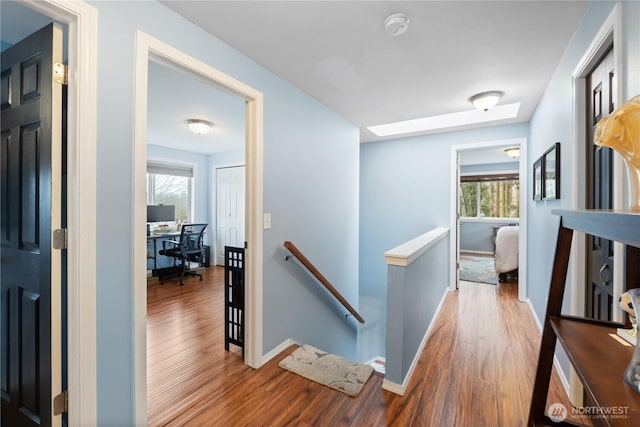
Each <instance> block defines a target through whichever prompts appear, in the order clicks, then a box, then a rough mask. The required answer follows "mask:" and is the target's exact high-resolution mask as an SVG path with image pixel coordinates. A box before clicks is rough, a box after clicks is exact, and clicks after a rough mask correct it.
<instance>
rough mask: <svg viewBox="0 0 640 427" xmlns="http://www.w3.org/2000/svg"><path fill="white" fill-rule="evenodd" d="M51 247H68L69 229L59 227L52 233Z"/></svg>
mask: <svg viewBox="0 0 640 427" xmlns="http://www.w3.org/2000/svg"><path fill="white" fill-rule="evenodd" d="M51 247H52V248H53V249H67V229H66V228H57V229H55V230H53V233H52V234H51Z"/></svg>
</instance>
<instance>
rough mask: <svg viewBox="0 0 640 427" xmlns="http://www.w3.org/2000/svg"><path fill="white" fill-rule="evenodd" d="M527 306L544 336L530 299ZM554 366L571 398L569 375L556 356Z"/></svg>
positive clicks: (554, 356)
mask: <svg viewBox="0 0 640 427" xmlns="http://www.w3.org/2000/svg"><path fill="white" fill-rule="evenodd" d="M527 305H528V306H529V310H531V314H532V315H533V320H535V322H536V325H538V330H539V331H540V333H541V334H542V323H540V319H538V316H537V315H536V311H535V310H534V309H533V305H531V300H530V299H529V298H527ZM553 366H555V368H556V370H557V371H558V376H559V377H560V382H561V383H562V387H564V391H565V393H567V397H569V398H571V386H570V384H569V380H568V379H567V375H566V374H565V372H564V371H563V370H562V367H561V366H560V362H559V361H558V358H557V357H556V355H555V354H554V355H553Z"/></svg>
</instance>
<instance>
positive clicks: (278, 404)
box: [147, 267, 570, 427]
mask: <svg viewBox="0 0 640 427" xmlns="http://www.w3.org/2000/svg"><path fill="white" fill-rule="evenodd" d="M223 282H224V271H223V269H222V268H218V267H212V268H208V269H207V270H206V271H205V274H204V279H203V281H202V282H199V281H198V280H197V279H196V278H190V279H187V280H185V286H179V284H178V282H177V281H175V282H167V283H164V284H160V283H151V284H149V285H148V308H147V353H148V363H147V367H148V423H149V425H150V426H228V425H243V426H244V425H246V426H264V425H269V426H282V425H296V426H445V425H446V426H454V425H455V426H474V427H475V426H481V425H482V426H484V425H492V426H504V427H512V426H519V425H525V424H526V417H527V415H528V409H529V402H530V400H531V391H532V387H533V377H534V371H535V366H536V363H537V355H538V350H539V345H540V334H539V333H538V329H537V326H536V324H535V322H534V320H533V318H532V316H531V313H530V311H529V308H528V306H527V305H526V304H524V303H521V302H520V301H518V299H517V284H514V283H500V284H498V285H496V286H493V285H486V284H472V285H469V284H463V285H462V286H461V288H460V290H459V291H457V292H453V293H449V294H447V295H446V297H445V300H444V302H443V307H442V310H441V313H440V316H439V317H438V319H437V320H436V322H435V323H434V325H433V328H432V332H431V336H430V338H429V340H428V341H427V343H426V345H425V348H424V350H423V352H422V354H421V355H420V358H419V361H418V364H417V366H416V369H415V372H414V375H413V378H412V380H411V382H410V383H409V384H408V387H407V390H406V393H405V395H404V396H398V395H395V394H393V393H390V392H388V391H385V390H382V381H383V377H382V376H380V375H376V374H374V375H373V376H372V377H371V379H370V380H369V381H368V383H367V385H366V386H365V387H364V389H363V390H362V392H361V393H360V394H359V395H358V396H357V397H355V398H353V397H349V396H347V395H345V394H344V393H341V392H338V391H335V390H332V389H330V388H328V387H324V386H322V385H320V384H316V383H314V382H311V381H308V380H306V379H304V378H302V377H300V376H298V375H295V374H293V373H291V372H289V371H286V370H284V369H281V368H280V367H279V366H278V363H279V362H280V360H281V359H283V358H284V357H285V356H286V355H287V354H289V353H291V352H293V351H294V350H295V349H296V348H297V346H291V347H289V348H288V349H286V350H285V351H284V352H282V353H281V354H280V355H278V356H277V357H275V358H274V359H272V360H271V361H269V362H268V363H266V364H265V365H264V366H263V367H261V368H260V369H258V370H253V369H251V368H249V367H247V366H245V365H244V364H243V363H242V359H241V351H240V349H238V348H237V347H234V346H232V348H231V351H230V352H227V351H225V350H224V329H223V327H224V326H223V320H224V319H223V318H224V312H223V294H224V289H223ZM549 402H562V403H564V404H565V405H567V407H568V408H570V406H568V405H569V403H568V400H567V398H566V396H565V395H564V390H563V388H562V385H561V383H560V381H559V378H558V376H557V374H556V373H555V371H554V374H553V377H552V383H551V390H550V395H549Z"/></svg>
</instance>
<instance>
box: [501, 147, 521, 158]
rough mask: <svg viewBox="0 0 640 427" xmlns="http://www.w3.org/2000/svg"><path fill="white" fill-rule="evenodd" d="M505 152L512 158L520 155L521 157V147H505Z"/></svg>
mask: <svg viewBox="0 0 640 427" xmlns="http://www.w3.org/2000/svg"><path fill="white" fill-rule="evenodd" d="M504 152H505V153H507V156H509V157H511V158H512V159H517V158H518V157H520V147H509V148H507V149H505V150H504Z"/></svg>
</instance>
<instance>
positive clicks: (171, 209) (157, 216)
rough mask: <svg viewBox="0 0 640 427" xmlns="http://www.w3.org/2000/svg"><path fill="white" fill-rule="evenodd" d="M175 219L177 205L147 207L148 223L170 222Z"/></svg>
mask: <svg viewBox="0 0 640 427" xmlns="http://www.w3.org/2000/svg"><path fill="white" fill-rule="evenodd" d="M175 219H176V206H175V205H147V222H170V221H175Z"/></svg>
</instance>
